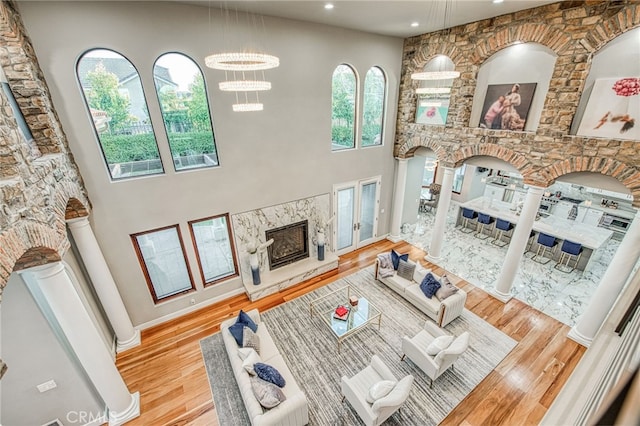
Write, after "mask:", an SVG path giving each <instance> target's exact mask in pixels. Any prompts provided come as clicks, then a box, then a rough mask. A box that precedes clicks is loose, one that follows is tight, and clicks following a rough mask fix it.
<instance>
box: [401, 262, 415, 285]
mask: <svg viewBox="0 0 640 426" xmlns="http://www.w3.org/2000/svg"><path fill="white" fill-rule="evenodd" d="M415 270H416V264H415V263H413V262H412V261H410V260H400V262H398V276H399V277H402V278H404V279H405V280H409V281H411V280H412V279H413V272H414V271H415Z"/></svg>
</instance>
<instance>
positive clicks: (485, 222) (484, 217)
mask: <svg viewBox="0 0 640 426" xmlns="http://www.w3.org/2000/svg"><path fill="white" fill-rule="evenodd" d="M494 222H495V219H494V218H492V217H491V216H489V215H488V214H484V213H478V226H479V227H480V229H479V230H478V232H477V233H476V235H474V237H476V238H480V239H481V240H486V239H487V238H489V237H490V236H491V235H493V223H494ZM487 227H488V228H489V233H488V234H485V233H484V230H485V229H487Z"/></svg>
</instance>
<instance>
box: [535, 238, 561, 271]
mask: <svg viewBox="0 0 640 426" xmlns="http://www.w3.org/2000/svg"><path fill="white" fill-rule="evenodd" d="M557 245H558V242H557V241H556V237H553V236H551V235H547V234H543V233H542V232H541V233H539V234H538V250H536V254H535V256H533V257H532V258H531V259H532V260H533V261H534V262H538V263H541V264H543V265H546V264H547V263H549V262H551V260H552V258H553V254H554V252H555V248H556V246H557ZM540 251H542V253H540ZM547 251H549V252H550V254H551V258H548V257H545V254H547ZM539 258H541V259H545V260H543V261H540V260H538V259H539Z"/></svg>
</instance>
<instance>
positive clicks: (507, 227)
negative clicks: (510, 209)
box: [491, 218, 533, 247]
mask: <svg viewBox="0 0 640 426" xmlns="http://www.w3.org/2000/svg"><path fill="white" fill-rule="evenodd" d="M512 230H513V224H512V223H511V222H509V221H508V220H504V219H500V218H497V219H496V237H495V238H494V239H493V240H492V241H491V244H493V245H496V246H498V247H504V246H506V245H507V244H509V242H505V241H502V236H503V235H506V234H507V233H509V232H511V231H512ZM532 234H533V233H532ZM506 236H507V237H509V241H511V234H509V235H506ZM531 236H532V235H530V236H529V238H531Z"/></svg>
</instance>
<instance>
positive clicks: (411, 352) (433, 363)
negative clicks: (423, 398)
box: [400, 321, 469, 386]
mask: <svg viewBox="0 0 640 426" xmlns="http://www.w3.org/2000/svg"><path fill="white" fill-rule="evenodd" d="M440 336H448V334H447V333H446V332H445V331H444V330H442V329H441V328H439V327H438V326H437V325H435V324H434V323H432V322H431V321H427V322H426V323H425V325H424V330H421V331H420V332H419V333H418V334H416V335H415V336H414V337H412V338H408V337H407V336H404V337H403V338H402V352H403V353H404V355H402V358H400V361H402V360H403V359H404V357H405V356H407V357H409V359H410V360H411V361H413V363H414V364H416V365H417V366H418V367H420V369H421V370H422V371H424V372H425V373H426V374H427V376H429V379H431V384H430V386H433V381H434V380H435V379H437V378H438V377H440V375H442V373H444V372H445V371H447V369H448V368H449V367H451V368H453V363H454V362H455V361H456V360H457V359H458V357H460V355H462V354H463V353H464V351H466V350H467V348H468V347H469V332H468V331H465V332H464V333H462V334H461V335H460V336H458V337H456V338H455V339H454V340H453V342H451V344H450V345H449V346H448V347H447V348H445V349H443V350H441V351H440V352H438V354H437V355H429V354H428V353H427V348H428V347H429V345H430V344H431V343H432V342H433V341H434V340H435V339H436V337H440Z"/></svg>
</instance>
